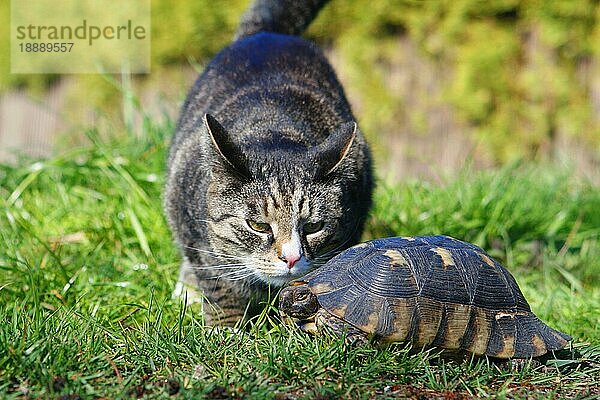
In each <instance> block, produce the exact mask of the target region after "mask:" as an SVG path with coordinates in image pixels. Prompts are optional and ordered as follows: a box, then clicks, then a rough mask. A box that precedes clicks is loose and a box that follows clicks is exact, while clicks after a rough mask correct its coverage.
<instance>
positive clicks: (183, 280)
mask: <svg viewBox="0 0 600 400" xmlns="http://www.w3.org/2000/svg"><path fill="white" fill-rule="evenodd" d="M171 297H172V298H173V299H176V298H184V297H186V298H187V304H194V303H202V302H203V301H204V294H203V293H202V291H201V290H200V288H199V285H198V278H197V277H196V274H195V273H194V269H193V267H192V263H190V261H189V260H188V259H187V257H184V260H183V262H182V263H181V267H180V269H179V279H177V283H176V284H175V289H173V293H172V296H171Z"/></svg>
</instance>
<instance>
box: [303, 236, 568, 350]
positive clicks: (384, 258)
mask: <svg viewBox="0 0 600 400" xmlns="http://www.w3.org/2000/svg"><path fill="white" fill-rule="evenodd" d="M302 280H303V281H306V282H307V283H308V286H309V288H310V290H311V291H312V292H313V293H314V294H315V295H317V298H318V301H319V303H320V305H321V306H322V307H323V308H324V309H325V310H327V311H328V312H330V313H331V314H333V315H335V316H337V317H339V318H341V319H342V320H344V321H346V322H347V323H350V324H351V325H353V326H355V327H356V328H358V329H360V330H362V331H363V332H365V333H367V334H370V335H373V336H375V337H376V338H378V339H380V340H382V341H408V340H410V341H412V342H413V343H415V344H416V345H417V346H429V345H431V346H438V347H441V348H445V349H463V350H467V351H470V352H473V353H475V354H486V355H489V356H493V357H499V358H512V357H514V358H529V357H537V356H540V355H542V354H544V353H546V352H547V351H551V350H557V349H561V348H563V347H564V346H565V345H566V344H567V342H568V341H569V340H571V338H570V337H569V336H568V335H566V334H564V333H561V332H559V331H557V330H554V329H552V328H550V327H549V326H547V325H546V324H544V323H543V322H542V321H540V320H539V319H538V318H537V317H536V316H535V315H534V314H533V313H532V312H531V309H530V307H529V304H528V303H527V301H526V300H525V298H524V297H523V294H522V293H521V290H520V289H519V287H518V286H517V283H516V282H515V279H514V278H513V276H512V275H511V274H510V272H508V270H506V268H504V267H503V266H502V265H500V264H499V263H498V262H497V261H495V260H494V259H492V258H491V257H490V256H489V255H487V254H486V253H485V252H484V251H483V250H482V249H481V248H479V247H477V246H475V245H473V244H469V243H465V242H462V241H459V240H457V239H453V238H451V237H448V236H422V237H397V238H386V239H378V240H373V241H370V242H366V243H362V244H359V245H357V246H354V247H352V248H350V249H348V250H346V251H344V252H343V253H341V254H339V255H338V256H336V257H334V258H333V259H331V260H330V261H329V262H328V263H327V264H325V265H324V266H323V267H321V268H319V269H318V270H316V271H315V272H313V273H311V274H309V275H307V276H306V277H305V278H303V279H302Z"/></svg>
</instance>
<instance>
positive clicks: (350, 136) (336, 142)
mask: <svg viewBox="0 0 600 400" xmlns="http://www.w3.org/2000/svg"><path fill="white" fill-rule="evenodd" d="M356 129H357V125H356V122H346V123H345V124H343V125H342V126H340V127H339V128H338V129H337V130H335V131H333V132H332V133H331V134H330V135H329V136H328V137H327V139H325V141H324V142H323V143H321V144H320V145H319V146H317V151H318V157H319V160H318V165H319V171H318V175H319V176H321V177H326V176H327V175H329V174H331V173H333V172H334V171H335V170H336V169H337V168H338V167H339V166H340V164H342V161H344V159H345V158H346V156H347V155H348V153H349V152H350V149H351V148H352V143H354V138H356Z"/></svg>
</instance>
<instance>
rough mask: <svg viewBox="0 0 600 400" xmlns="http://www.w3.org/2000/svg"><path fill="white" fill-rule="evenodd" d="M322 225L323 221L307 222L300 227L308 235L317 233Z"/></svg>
mask: <svg viewBox="0 0 600 400" xmlns="http://www.w3.org/2000/svg"><path fill="white" fill-rule="evenodd" d="M323 225H324V224H323V221H318V222H307V223H305V224H304V226H303V227H302V230H303V231H304V233H305V234H307V235H310V234H311V233H317V232H319V231H320V230H321V229H323Z"/></svg>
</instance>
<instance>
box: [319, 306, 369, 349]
mask: <svg viewBox="0 0 600 400" xmlns="http://www.w3.org/2000/svg"><path fill="white" fill-rule="evenodd" d="M315 326H316V328H317V330H318V331H329V332H332V333H334V334H336V335H338V336H345V340H346V342H347V343H349V344H353V345H364V344H367V343H368V342H369V338H368V337H367V334H366V333H365V332H363V331H361V330H360V329H358V328H356V327H355V326H353V325H351V324H349V323H347V322H345V321H343V320H341V319H340V318H338V317H336V316H335V315H333V314H330V313H328V312H327V311H325V310H324V309H322V308H321V309H320V310H319V311H317V314H316V315H315Z"/></svg>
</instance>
